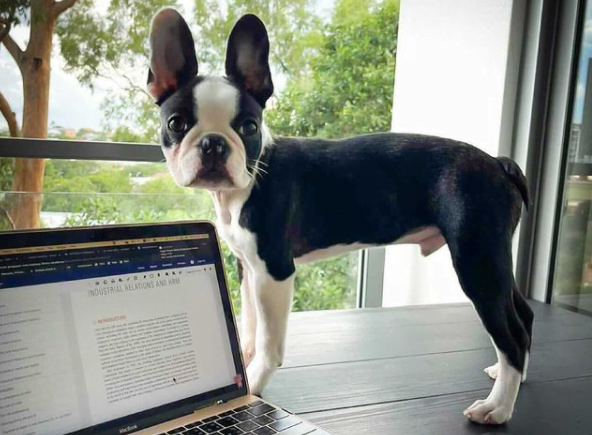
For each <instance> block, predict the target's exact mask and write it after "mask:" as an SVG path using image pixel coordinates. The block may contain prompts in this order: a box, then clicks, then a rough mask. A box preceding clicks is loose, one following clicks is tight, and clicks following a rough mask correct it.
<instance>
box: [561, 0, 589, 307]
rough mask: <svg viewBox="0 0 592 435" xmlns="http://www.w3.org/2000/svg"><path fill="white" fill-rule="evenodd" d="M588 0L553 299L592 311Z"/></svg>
mask: <svg viewBox="0 0 592 435" xmlns="http://www.w3.org/2000/svg"><path fill="white" fill-rule="evenodd" d="M587 3H588V4H587V7H586V12H585V14H586V15H585V23H584V32H583V35H582V47H581V51H580V58H579V68H578V75H577V83H576V92H575V98H574V101H573V118H572V124H571V130H570V136H569V143H568V159H567V168H566V169H567V170H566V179H565V184H564V189H565V190H564V195H563V198H564V202H563V215H562V217H561V227H560V229H559V231H560V232H559V244H558V251H557V260H556V263H555V279H554V283H553V293H552V294H553V303H555V304H559V305H563V306H567V307H570V308H572V309H576V310H578V311H582V312H588V313H591V314H592V213H591V210H590V209H591V203H592V1H588V2H587Z"/></svg>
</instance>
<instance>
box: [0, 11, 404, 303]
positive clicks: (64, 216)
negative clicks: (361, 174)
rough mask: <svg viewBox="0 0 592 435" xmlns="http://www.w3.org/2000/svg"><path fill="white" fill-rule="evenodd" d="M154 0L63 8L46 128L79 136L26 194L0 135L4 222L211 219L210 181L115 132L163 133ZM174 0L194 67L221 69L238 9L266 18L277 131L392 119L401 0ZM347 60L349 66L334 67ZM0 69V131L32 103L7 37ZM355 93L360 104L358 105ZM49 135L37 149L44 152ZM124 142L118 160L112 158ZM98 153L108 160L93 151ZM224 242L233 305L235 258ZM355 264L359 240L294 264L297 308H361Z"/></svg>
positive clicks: (365, 128)
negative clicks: (196, 180)
mask: <svg viewBox="0 0 592 435" xmlns="http://www.w3.org/2000/svg"><path fill="white" fill-rule="evenodd" d="M161 3H162V2H159V1H152V2H145V1H140V0H132V1H129V2H124V3H121V2H116V1H114V0H111V1H110V2H102V1H99V0H79V1H78V2H77V3H75V4H74V5H73V6H72V7H71V8H70V9H68V10H67V11H65V12H63V14H62V15H60V17H59V18H58V20H57V23H56V30H55V34H54V39H55V40H56V44H54V51H53V53H52V56H51V59H52V69H51V85H50V92H49V123H48V124H49V128H48V131H47V136H48V138H52V139H55V140H69V141H75V144H71V145H72V146H70V148H68V150H69V151H68V152H63V153H62V152H56V153H54V154H57V156H56V158H53V159H50V160H47V161H46V162H45V172H44V175H43V176H42V180H43V190H42V192H38V193H32V192H29V191H28V190H29V189H28V188H24V189H23V188H22V183H20V182H19V181H18V180H20V179H22V178H23V177H22V166H23V164H24V163H25V162H26V160H24V159H17V160H18V162H17V164H16V165H15V163H14V161H13V159H11V158H10V157H12V156H14V155H15V154H14V153H13V154H10V153H8V154H7V153H6V151H5V150H6V149H7V148H6V147H3V146H2V145H3V142H2V139H1V138H0V229H4V230H6V229H12V228H19V227H20V226H21V225H20V224H19V222H20V219H18V218H19V216H17V215H18V214H19V213H21V212H22V211H23V210H29V212H30V211H31V210H33V212H34V213H33V214H34V215H35V216H34V219H33V220H34V223H35V224H36V225H38V226H43V227H60V226H74V225H99V224H114V223H128V222H153V221H171V220H181V219H213V218H214V210H213V206H212V202H211V199H210V197H209V195H208V194H207V193H206V192H204V191H194V190H188V189H183V188H180V187H178V186H176V185H175V184H174V182H173V181H172V178H171V177H170V175H169V174H168V171H167V169H166V166H165V164H164V163H162V162H158V160H159V159H155V158H154V155H155V154H154V152H151V154H150V155H151V156H152V157H151V158H145V155H144V154H143V153H142V152H139V153H138V156H136V157H134V156H133V155H132V156H131V157H130V154H134V153H133V151H132V152H130V151H126V149H125V147H130V148H129V149H133V146H134V145H131V144H127V145H124V144H123V143H124V142H125V143H132V142H138V143H144V144H146V143H155V142H156V141H157V140H158V116H157V109H156V108H155V107H154V104H153V103H152V101H151V100H150V99H149V98H148V97H147V95H146V94H145V92H144V89H143V85H144V83H145V80H146V65H147V63H148V62H147V53H148V47H147V35H148V31H149V23H150V19H149V18H150V17H151V16H152V15H153V13H154V12H155V11H156V10H158V9H159V8H160V7H161ZM178 3H179V4H178V5H177V7H178V9H179V10H180V11H181V13H182V14H183V16H184V17H185V18H186V19H187V21H188V23H189V25H190V27H191V28H192V30H193V34H194V37H195V39H196V47H197V50H198V61H199V65H200V66H199V68H200V73H202V74H208V73H212V72H214V71H220V70H221V67H222V65H223V61H224V58H223V56H224V51H225V44H226V37H227V35H228V33H229V31H230V28H231V26H232V24H233V22H234V21H235V20H236V18H237V17H238V16H240V15H241V14H242V13H246V12H255V13H256V14H258V15H259V16H261V17H262V18H263V20H264V21H265V22H266V23H267V24H268V31H269V33H270V39H271V53H270V63H271V66H272V72H273V77H274V81H275V88H276V96H275V98H274V99H273V101H271V102H270V103H268V110H267V111H266V121H267V123H268V124H269V125H270V127H271V128H272V131H273V132H274V133H275V134H280V135H281V134H283V135H298V136H314V135H320V136H324V137H343V136H348V135H353V134H358V133H365V132H372V131H385V130H388V129H389V127H390V122H391V117H390V113H391V107H392V86H393V80H394V62H395V53H396V26H397V18H398V7H399V6H398V2H397V1H395V0H365V1H364V2H362V3H358V2H351V1H348V0H327V1H324V2H314V1H310V0H304V1H300V2H289V1H280V2H279V4H278V7H277V8H274V9H273V10H270V9H269V8H268V7H267V2H263V1H261V2H259V1H255V2H244V1H241V0H234V1H229V2H223V3H224V5H223V6H224V7H223V6H220V3H219V2H214V1H204V2H195V4H193V2H191V1H183V0H182V1H179V2H178ZM247 3H248V5H249V8H250V9H249V10H247V6H246V4H247ZM167 4H168V2H167ZM114 8H116V9H117V11H116V12H114V10H113V9H114ZM229 11H232V14H230V13H229ZM4 12H5V11H4V10H3V9H2V7H0V14H1V13H4ZM28 13H29V11H28V10H25V11H24V13H23V11H17V14H16V17H17V19H16V21H15V25H14V26H13V28H12V29H11V32H10V36H11V38H12V39H13V40H14V41H15V43H16V44H18V45H20V47H21V48H22V49H24V48H25V47H26V43H27V41H28V39H29V26H31V25H35V24H30V23H28V19H27V16H28V15H27V14H28ZM19 14H20V15H19ZM352 17H355V19H353V18H352ZM17 22H19V23H17ZM344 69H347V70H349V71H350V72H351V74H347V75H344V74H342V72H343V70H344ZM0 74H2V76H3V77H4V78H5V79H4V80H3V81H2V83H1V84H0V94H1V95H2V96H3V97H5V98H4V99H5V102H6V105H7V106H6V107H8V108H9V109H8V110H7V111H3V112H2V113H3V114H4V115H5V116H4V117H0V136H9V135H11V131H10V129H9V127H13V125H10V124H9V123H8V122H7V121H8V120H9V118H10V117H11V116H10V112H14V113H15V115H16V116H15V117H13V119H12V121H16V126H17V128H19V129H20V128H22V126H23V123H22V119H23V118H27V117H29V116H31V114H30V113H23V112H26V109H25V108H24V105H23V93H22V77H21V74H20V72H19V69H18V67H17V65H16V63H15V61H14V59H13V58H12V56H11V55H10V53H9V52H8V51H7V50H5V49H4V47H2V49H0ZM0 102H1V101H0ZM359 105H362V106H364V107H365V110H364V112H363V113H360V112H359V111H357V110H353V109H354V108H355V107H356V106H359ZM25 106H26V104H25ZM368 114H372V115H371V116H369V115H368ZM30 124H31V122H30V119H29V125H30ZM24 133H25V135H26V132H24ZM12 134H14V132H13V133H12ZM106 142H111V144H107V143H106ZM4 143H7V142H4ZM56 143H57V142H56V141H49V142H48V143H47V144H41V145H40V144H37V145H36V146H34V147H33V148H34V149H35V150H37V151H38V156H45V155H47V152H46V148H47V147H54V145H55V144H56ZM113 143H116V144H113ZM76 144H79V148H76V147H75V146H74V145H76ZM107 145H118V146H115V147H112V149H113V152H112V153H111V154H109V155H106V154H108V153H102V154H101V152H99V151H98V148H100V147H106V146H107ZM44 147H46V148H45V149H44ZM145 147H146V145H144V149H145ZM110 149H111V148H110ZM139 149H140V148H138V150H139ZM88 150H91V152H88ZM122 153H124V154H126V155H127V157H126V159H125V160H126V161H118V159H119V158H121V155H122ZM99 154H101V156H103V157H104V160H100V159H99V158H95V157H96V155H99ZM16 155H22V154H18V153H17V154H16ZM89 155H91V157H89ZM29 156H30V157H35V152H33V153H32V154H29ZM130 160H132V161H130ZM34 161H39V160H37V159H36V160H30V162H34ZM19 162H20V163H19ZM19 164H21V167H20V169H19V166H18V165H19ZM15 168H16V169H15ZM19 171H21V172H19ZM25 178H26V177H25ZM15 216H16V218H15ZM30 217H31V216H28V218H30ZM224 250H225V252H224V253H225V258H226V260H227V261H226V262H227V266H228V273H229V279H230V287H231V289H232V291H233V296H234V301H235V305H236V306H238V305H239V304H240V299H239V298H238V288H239V284H238V276H237V272H236V265H235V261H234V259H232V258H231V255H230V253H229V251H228V249H227V248H226V247H224ZM358 263H359V256H358V253H353V254H349V255H344V256H341V257H337V258H334V259H330V260H327V261H323V262H318V263H315V264H311V265H304V266H300V267H299V268H298V275H297V278H296V292H295V299H294V309H295V310H313V309H337V308H353V307H355V306H356V305H357V298H356V295H357V287H358V281H359V280H358Z"/></svg>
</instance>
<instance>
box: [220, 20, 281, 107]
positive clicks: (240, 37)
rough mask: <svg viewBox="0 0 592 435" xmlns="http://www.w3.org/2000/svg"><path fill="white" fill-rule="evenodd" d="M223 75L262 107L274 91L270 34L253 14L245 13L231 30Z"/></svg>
mask: <svg viewBox="0 0 592 435" xmlns="http://www.w3.org/2000/svg"><path fill="white" fill-rule="evenodd" d="M226 75H227V76H228V78H230V79H231V80H233V81H234V82H235V83H237V84H238V85H239V86H242V87H243V88H244V89H245V90H246V91H247V92H248V93H249V94H251V95H252V96H253V98H255V100H257V102H258V103H259V104H260V105H261V107H265V102H266V101H267V100H268V99H269V97H271V95H272V94H273V82H272V81H271V71H270V70H269V38H268V37H267V30H266V29H265V25H264V24H263V22H262V21H261V20H260V19H259V18H258V17H257V16H256V15H252V14H248V15H244V16H243V17H242V18H241V19H240V20H238V21H237V22H236V24H235V25H234V28H233V29H232V32H230V36H229V37H228V48H227V49H226Z"/></svg>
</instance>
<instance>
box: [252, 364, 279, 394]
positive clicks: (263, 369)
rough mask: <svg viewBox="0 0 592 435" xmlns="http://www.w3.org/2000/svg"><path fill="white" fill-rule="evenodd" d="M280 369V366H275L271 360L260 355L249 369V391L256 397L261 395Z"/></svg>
mask: <svg viewBox="0 0 592 435" xmlns="http://www.w3.org/2000/svg"><path fill="white" fill-rule="evenodd" d="M277 368H278V364H275V363H274V362H273V361H271V360H269V359H265V358H262V357H260V356H259V355H258V354H257V355H255V358H253V360H252V361H251V364H249V367H247V379H248V380H249V389H250V392H251V394H254V395H256V396H259V395H261V392H262V391H263V388H265V386H266V385H267V383H268V382H269V379H270V378H271V375H272V374H273V372H274V371H275V370H276V369H277Z"/></svg>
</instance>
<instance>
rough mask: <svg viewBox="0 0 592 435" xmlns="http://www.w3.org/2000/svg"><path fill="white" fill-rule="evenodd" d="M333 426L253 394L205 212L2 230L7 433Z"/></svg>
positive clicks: (3, 418) (0, 364) (0, 359)
mask: <svg viewBox="0 0 592 435" xmlns="http://www.w3.org/2000/svg"><path fill="white" fill-rule="evenodd" d="M278 432H279V433H280V434H281V435H305V434H314V435H321V434H326V432H323V431H322V430H320V429H318V428H316V427H315V426H313V425H312V424H310V423H308V422H305V421H303V420H301V419H299V418H298V417H296V416H294V415H292V414H291V413H289V412H287V411H285V410H283V409H281V408H279V407H276V406H274V405H271V404H269V403H267V402H265V401H263V400H261V399H260V398H258V397H255V396H251V395H249V387H248V383H247V380H246V378H245V368H244V366H243V362H242V359H241V352H240V346H239V341H238V334H237V330H236V323H235V319H234V315H233V311H232V304H231V300H230V297H229V293H228V288H227V284H226V279H225V273H224V267H223V262H222V258H221V255H220V246H219V244H218V237H217V235H216V231H215V229H214V226H213V225H212V224H211V223H209V222H177V223H171V224H150V225H122V226H109V227H94V228H76V229H63V230H41V231H27V232H8V233H2V234H0V434H2V435H8V434H10V435H34V434H39V435H64V434H77V435H83V434H84V435H86V434H93V435H103V434H104V435H107V434H117V435H120V434H129V433H137V434H142V435H157V434H165V433H166V434H187V435H194V434H198V435H202V434H221V435H234V434H255V435H269V434H274V433H278Z"/></svg>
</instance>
